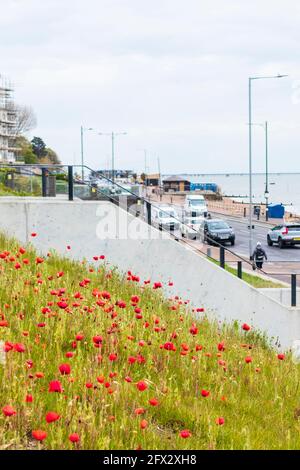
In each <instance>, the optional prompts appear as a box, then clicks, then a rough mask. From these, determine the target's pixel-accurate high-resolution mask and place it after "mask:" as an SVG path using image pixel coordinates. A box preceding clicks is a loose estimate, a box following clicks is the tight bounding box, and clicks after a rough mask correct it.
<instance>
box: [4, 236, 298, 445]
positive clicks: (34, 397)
mask: <svg viewBox="0 0 300 470" xmlns="http://www.w3.org/2000/svg"><path fill="white" fill-rule="evenodd" d="M31 235H32V236H31V238H32V243H30V244H29V245H28V246H21V244H19V243H18V242H17V241H15V240H11V239H8V238H6V237H5V236H4V235H1V236H0V341H1V348H2V351H1V355H0V359H1V360H0V380H1V382H0V383H1V387H0V449H2V450H5V449H9V450H14V449H49V450H51V449H126V450H132V449H148V450H156V449H160V450H166V449H168V450H171V449H206V450H208V449H209V450H213V449H299V448H300V389H299V379H300V374H299V366H298V365H297V364H295V363H294V362H293V361H292V358H291V355H290V353H289V352H286V353H283V352H279V351H277V350H275V349H274V348H272V347H271V346H270V344H269V342H268V340H267V339H266V338H265V337H264V336H263V335H262V334H261V333H259V332H256V331H255V329H254V328H253V326H252V325H248V324H240V323H238V322H235V323H232V324H221V323H220V322H218V321H217V320H212V319H210V315H209V312H206V311H205V310H204V309H203V306H202V305H198V306H191V305H190V303H189V300H188V299H182V298H178V297H177V296H176V285H173V283H172V280H171V279H166V280H164V283H165V284H162V282H161V280H157V279H140V278H139V277H138V276H137V275H135V273H133V272H131V271H130V266H128V272H127V273H126V274H120V273H119V272H118V271H117V270H115V269H112V268H110V267H109V253H95V256H94V257H93V259H89V260H83V261H82V262H75V261H72V260H71V256H70V254H71V252H72V246H68V245H67V243H66V247H65V251H66V254H65V256H64V257H59V256H58V255H57V254H55V253H54V252H51V251H50V252H49V253H48V254H47V255H44V256H42V255H41V254H40V253H37V252H36V251H35V249H34V241H35V238H36V237H38V236H39V234H38V233H32V234H31ZM182 276H184V273H182ZM199 282H200V280H199ZM162 287H166V288H167V289H168V291H169V292H170V295H169V298H165V297H164V295H163V291H162V289H161V288H162ZM215 288H217V287H215ZM242 308H243V305H242V304H241V309H242Z"/></svg>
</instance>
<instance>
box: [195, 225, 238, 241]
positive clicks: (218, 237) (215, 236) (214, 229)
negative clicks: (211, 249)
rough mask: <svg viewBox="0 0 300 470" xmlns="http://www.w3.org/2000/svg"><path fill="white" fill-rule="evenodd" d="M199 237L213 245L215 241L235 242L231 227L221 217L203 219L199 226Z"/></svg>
mask: <svg viewBox="0 0 300 470" xmlns="http://www.w3.org/2000/svg"><path fill="white" fill-rule="evenodd" d="M201 239H202V241H203V242H206V243H208V244H209V245H213V244H214V242H217V243H220V244H222V243H226V242H227V243H230V244H231V245H232V246H233V245H234V244H235V233H234V230H233V228H232V227H230V225H228V223H227V222H225V220H222V219H208V220H205V221H204V223H203V224H202V226H201Z"/></svg>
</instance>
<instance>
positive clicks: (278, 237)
mask: <svg viewBox="0 0 300 470" xmlns="http://www.w3.org/2000/svg"><path fill="white" fill-rule="evenodd" d="M267 242H268V245H269V246H272V245H273V243H278V246H279V248H283V247H284V246H285V245H299V244H300V224H281V225H276V227H274V228H272V229H271V230H269V232H268V235H267Z"/></svg>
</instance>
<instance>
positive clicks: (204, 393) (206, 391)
mask: <svg viewBox="0 0 300 470" xmlns="http://www.w3.org/2000/svg"><path fill="white" fill-rule="evenodd" d="M209 393H210V392H209V391H208V390H205V389H203V390H201V395H202V396H203V397H208V396H209Z"/></svg>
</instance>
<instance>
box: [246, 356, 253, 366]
mask: <svg viewBox="0 0 300 470" xmlns="http://www.w3.org/2000/svg"><path fill="white" fill-rule="evenodd" d="M245 362H246V364H250V362H252V357H251V356H247V357H245Z"/></svg>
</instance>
